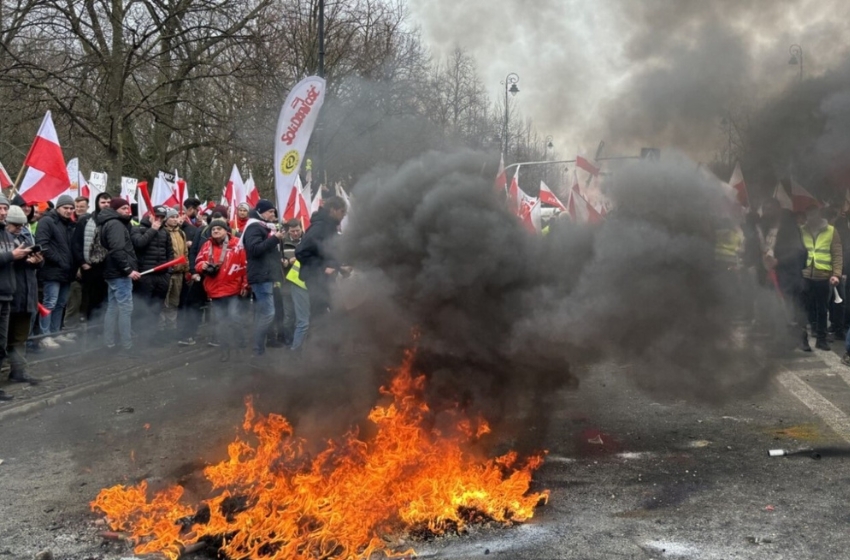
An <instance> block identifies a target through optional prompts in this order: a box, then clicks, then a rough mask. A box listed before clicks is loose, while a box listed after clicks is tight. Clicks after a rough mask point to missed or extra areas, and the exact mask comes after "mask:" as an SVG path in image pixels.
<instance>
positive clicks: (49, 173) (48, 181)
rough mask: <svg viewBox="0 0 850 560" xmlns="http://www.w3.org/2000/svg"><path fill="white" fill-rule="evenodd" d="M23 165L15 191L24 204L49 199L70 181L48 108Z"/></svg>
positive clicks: (56, 194)
mask: <svg viewBox="0 0 850 560" xmlns="http://www.w3.org/2000/svg"><path fill="white" fill-rule="evenodd" d="M24 165H25V166H27V172H26V174H25V175H24V179H23V181H21V186H20V188H19V189H18V193H19V194H20V195H21V196H22V197H23V198H24V200H26V201H27V202H28V203H32V202H44V201H47V200H51V199H53V198H55V197H57V196H59V195H60V194H62V193H63V192H65V191H66V190H67V189H68V186H69V185H70V184H71V181H70V180H69V179H68V169H67V168H66V167H65V157H64V156H63V155H62V147H61V146H60V145H59V137H58V136H57V135H56V127H55V126H53V118H52V117H51V116H50V111H47V113H46V114H45V115H44V120H43V121H41V126H40V127H39V128H38V134H36V137H35V140H34V141H33V143H32V146H31V147H30V151H29V153H28V154H27V157H26V159H24Z"/></svg>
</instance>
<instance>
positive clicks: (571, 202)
mask: <svg viewBox="0 0 850 560" xmlns="http://www.w3.org/2000/svg"><path fill="white" fill-rule="evenodd" d="M580 196H581V186H580V185H579V183H578V171H577V170H576V169H573V186H572V188H571V189H570V198H569V199H568V200H567V213H568V214H569V215H570V218H572V220H573V222H578V209H577V208H576V206H577V205H578V204H579V202H578V197H580ZM582 198H584V197H582Z"/></svg>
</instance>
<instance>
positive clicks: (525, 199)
mask: <svg viewBox="0 0 850 560" xmlns="http://www.w3.org/2000/svg"><path fill="white" fill-rule="evenodd" d="M521 194H522V202H521V207H520V212H519V218H520V221H521V222H522V225H523V226H525V229H527V230H528V231H530V232H531V233H538V232H540V227H541V223H540V199H539V198H534V197H531V196H528V195H527V194H525V193H521Z"/></svg>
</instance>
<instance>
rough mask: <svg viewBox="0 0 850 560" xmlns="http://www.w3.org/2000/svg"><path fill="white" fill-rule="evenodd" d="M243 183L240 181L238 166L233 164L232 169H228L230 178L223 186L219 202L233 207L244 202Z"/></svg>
mask: <svg viewBox="0 0 850 560" xmlns="http://www.w3.org/2000/svg"><path fill="white" fill-rule="evenodd" d="M246 200H247V199H246V197H245V183H244V182H243V181H242V175H240V174H239V168H238V167H236V164H235V163H234V164H233V169H231V170H230V179H228V180H227V184H226V185H225V186H224V191H223V192H222V193H221V203H222V204H227V205H228V206H230V207H231V209H232V208H233V207H235V206H236V205H237V204H241V203H243V202H246Z"/></svg>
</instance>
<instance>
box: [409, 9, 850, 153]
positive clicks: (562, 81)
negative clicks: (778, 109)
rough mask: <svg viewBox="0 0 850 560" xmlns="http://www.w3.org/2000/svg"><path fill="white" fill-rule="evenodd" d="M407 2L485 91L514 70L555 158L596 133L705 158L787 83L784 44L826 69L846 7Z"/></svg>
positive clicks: (848, 44)
mask: <svg viewBox="0 0 850 560" xmlns="http://www.w3.org/2000/svg"><path fill="white" fill-rule="evenodd" d="M538 4H539V5H538ZM412 6H413V13H414V16H415V21H416V22H421V23H422V25H423V29H424V33H425V37H426V40H429V41H430V42H431V46H432V47H433V48H434V49H437V50H439V49H445V48H451V47H453V46H455V45H461V46H464V47H467V48H469V49H470V50H471V51H472V52H473V53H475V54H476V55H477V60H478V62H479V64H480V66H481V69H482V73H483V75H484V76H485V78H486V80H487V83H488V84H491V86H490V87H491V91H492V92H493V93H494V94H498V93H499V90H498V89H497V88H498V86H497V81H496V80H497V79H498V78H500V77H501V76H504V75H505V74H506V73H507V72H508V71H512V70H513V71H517V72H518V73H519V74H520V75H521V76H522V78H523V81H522V83H521V86H522V88H521V89H522V92H521V96H518V97H517V103H518V104H519V107H520V110H521V111H522V112H523V114H525V115H528V116H531V117H532V118H533V119H534V121H535V123H536V125H537V126H538V128H540V129H541V130H543V131H544V132H545V133H551V134H554V135H555V138H556V145H557V149H558V151H559V152H561V153H563V154H569V153H571V152H572V151H573V149H574V147H581V146H584V147H586V148H587V147H593V146H595V145H596V143H597V142H598V141H599V140H605V141H606V143H607V144H608V146H609V151H610V152H612V153H614V152H616V153H631V152H633V151H634V150H636V149H637V148H639V147H641V146H655V147H660V148H670V147H676V148H678V149H682V150H685V151H686V152H687V153H689V154H691V155H692V157H695V158H697V159H700V160H702V161H708V160H711V159H712V158H713V157H715V156H716V155H717V154H718V152H720V151H721V149H722V147H723V145H724V134H723V132H722V130H721V127H720V120H721V119H722V118H723V117H724V116H726V115H728V114H729V113H730V112H732V113H735V112H738V111H740V110H741V109H742V108H744V109H746V110H748V111H749V110H751V109H752V108H755V109H756V110H757V109H758V108H760V107H762V106H763V105H764V104H766V103H769V102H770V101H771V100H773V99H775V98H776V97H777V96H780V95H782V94H783V93H784V92H785V91H786V90H787V88H788V87H789V86H791V85H793V84H795V83H796V80H797V69H798V68H799V67H796V66H789V64H788V58H789V52H788V47H789V45H791V44H792V43H799V44H801V45H802V46H803V48H804V62H805V77H806V78H807V79H809V78H816V77H819V76H823V75H825V74H827V73H829V72H831V71H833V70H834V69H835V68H836V67H837V66H838V65H839V64H841V62H842V61H843V60H844V59H845V58H846V54H847V52H848V49H850V34H848V33H847V29H846V24H845V22H846V21H847V19H848V16H850V4H848V3H847V2H843V1H840V0H832V1H815V0H754V1H750V2H739V1H735V0H703V1H688V0H686V1H682V2H669V1H666V0H646V1H640V2H633V1H630V0H617V1H613V2H592V3H591V2H586V3H579V2H568V1H566V0H549V1H545V2H540V3H537V2H535V3H534V4H533V5H530V4H528V3H526V2H522V1H519V0H494V1H492V2H487V3H486V9H485V8H484V6H483V3H479V2H462V3H458V2H450V1H439V0H437V1H434V0H429V1H427V2H424V1H417V0H413V1H412ZM471 21H475V22H476V25H470V22H471Z"/></svg>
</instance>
